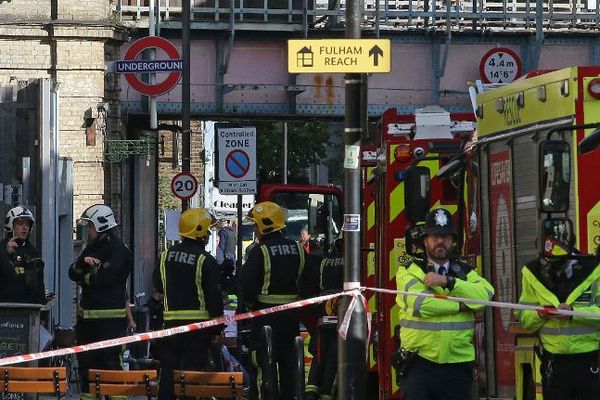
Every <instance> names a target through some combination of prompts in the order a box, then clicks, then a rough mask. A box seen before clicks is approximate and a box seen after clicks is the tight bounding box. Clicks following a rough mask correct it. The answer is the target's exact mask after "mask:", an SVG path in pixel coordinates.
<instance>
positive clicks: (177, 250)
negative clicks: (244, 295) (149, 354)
mask: <svg viewBox="0 0 600 400" xmlns="http://www.w3.org/2000/svg"><path fill="white" fill-rule="evenodd" d="M216 222H217V221H216V220H215V218H214V217H213V216H212V215H211V214H210V213H209V212H208V211H207V210H205V209H203V208H193V209H189V210H187V211H184V212H183V213H182V214H181V217H180V218H179V235H180V236H181V237H182V239H183V240H182V241H181V242H180V243H177V244H175V245H173V246H171V247H170V248H169V249H168V250H167V251H165V252H164V253H163V254H162V255H161V258H160V266H159V267H158V268H157V269H156V270H155V271H154V285H155V287H156V291H157V292H158V293H161V294H163V295H164V298H163V304H164V311H163V318H164V325H165V328H172V327H175V326H180V325H187V324H191V323H194V322H199V321H206V320H209V319H213V318H218V317H221V316H222V315H223V300H222V297H221V271H220V268H219V265H218V264H217V260H216V259H215V258H214V257H213V256H212V255H210V254H209V253H208V252H207V251H206V250H205V247H206V244H207V241H208V237H209V235H210V229H211V228H213V227H214V226H215V224H216ZM221 330H222V327H221V326H219V327H213V328H210V329H202V330H199V331H193V332H188V333H184V334H180V335H174V336H168V337H166V338H164V339H162V341H161V342H160V343H159V347H160V350H159V354H160V362H161V374H160V385H159V394H158V397H159V399H161V400H167V399H174V398H175V396H174V395H173V370H176V369H181V370H188V371H200V370H202V369H204V368H205V367H206V366H207V364H208V352H209V348H210V342H211V338H212V337H213V336H214V335H215V334H218V333H219V332H220V331H221Z"/></svg>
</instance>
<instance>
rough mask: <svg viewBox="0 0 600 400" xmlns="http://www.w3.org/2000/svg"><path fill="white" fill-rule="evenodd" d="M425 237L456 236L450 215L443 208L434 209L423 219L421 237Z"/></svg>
mask: <svg viewBox="0 0 600 400" xmlns="http://www.w3.org/2000/svg"><path fill="white" fill-rule="evenodd" d="M425 235H453V236H456V228H455V227H454V220H453V219H452V214H450V213H449V212H448V210H445V209H443V208H435V209H433V210H431V211H429V213H428V214H427V216H426V217H425V225H424V226H423V233H422V236H425Z"/></svg>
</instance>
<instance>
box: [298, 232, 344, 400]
mask: <svg viewBox="0 0 600 400" xmlns="http://www.w3.org/2000/svg"><path fill="white" fill-rule="evenodd" d="M343 245H344V238H343V236H342V234H341V233H340V235H339V236H338V238H337V239H336V240H335V241H334V246H333V248H332V251H331V253H330V254H329V255H328V256H327V257H326V258H324V259H323V260H321V263H320V265H319V269H318V270H317V279H316V281H317V282H318V292H317V293H315V294H314V295H319V294H320V295H328V294H333V293H338V292H341V291H342V289H343V286H344V247H343ZM310 281H312V279H311V280H310ZM338 301H339V297H337V298H335V299H331V300H329V301H327V302H325V303H322V304H319V307H318V309H319V321H318V333H317V336H316V337H312V336H311V339H310V345H309V348H310V352H311V354H312V355H313V359H312V363H311V365H310V371H309V373H308V381H307V384H306V397H305V398H306V400H317V399H321V400H329V399H333V398H334V397H333V395H334V391H335V387H334V382H335V377H336V372H337V329H336V328H337V305H338ZM315 347H316V349H315Z"/></svg>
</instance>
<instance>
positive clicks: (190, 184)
mask: <svg viewBox="0 0 600 400" xmlns="http://www.w3.org/2000/svg"><path fill="white" fill-rule="evenodd" d="M197 190H198V180H197V179H196V177H194V175H190V174H186V173H184V172H181V173H179V174H177V175H175V176H174V177H173V180H171V191H172V192H173V194H174V195H175V196H177V197H179V198H180V199H189V198H191V197H192V196H193V195H195V194H196V191H197Z"/></svg>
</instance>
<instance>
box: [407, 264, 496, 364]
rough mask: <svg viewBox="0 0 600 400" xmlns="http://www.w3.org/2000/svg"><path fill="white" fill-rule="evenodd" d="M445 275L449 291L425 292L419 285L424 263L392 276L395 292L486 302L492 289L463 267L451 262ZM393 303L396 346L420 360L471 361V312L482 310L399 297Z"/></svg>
mask: <svg viewBox="0 0 600 400" xmlns="http://www.w3.org/2000/svg"><path fill="white" fill-rule="evenodd" d="M449 274H450V275H452V276H454V278H455V279H456V283H455V285H454V288H452V290H448V289H445V288H441V287H434V288H428V287H427V286H425V284H424V283H423V280H424V279H425V275H426V266H425V265H424V263H420V262H419V263H416V262H413V263H412V264H411V265H410V266H409V267H408V268H402V267H401V268H399V269H398V273H397V275H396V285H397V288H398V290H401V291H409V292H414V293H435V294H441V295H446V296H457V297H464V298H470V299H480V300H490V299H491V298H492V297H493V296H494V288H493V287H492V285H490V284H489V283H488V282H487V281H486V280H485V279H484V278H482V277H480V276H479V275H478V274H477V273H476V272H475V271H473V269H472V268H471V267H470V266H468V265H467V264H463V263H460V262H455V261H451V262H450V271H449ZM396 303H397V304H398V306H399V308H400V342H401V346H402V347H404V348H405V349H407V350H409V351H416V352H417V353H418V354H419V356H420V357H423V358H426V359H428V360H430V361H433V362H436V363H439V364H444V363H458V362H469V361H473V360H474V359H475V348H474V346H473V332H474V328H475V315H474V313H475V312H478V311H483V309H484V308H485V306H481V305H478V304H465V305H466V306H467V308H468V310H467V311H460V304H459V303H457V302H455V301H450V300H444V299H436V298H425V297H417V296H411V295H404V294H399V295H398V296H397V297H396Z"/></svg>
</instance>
